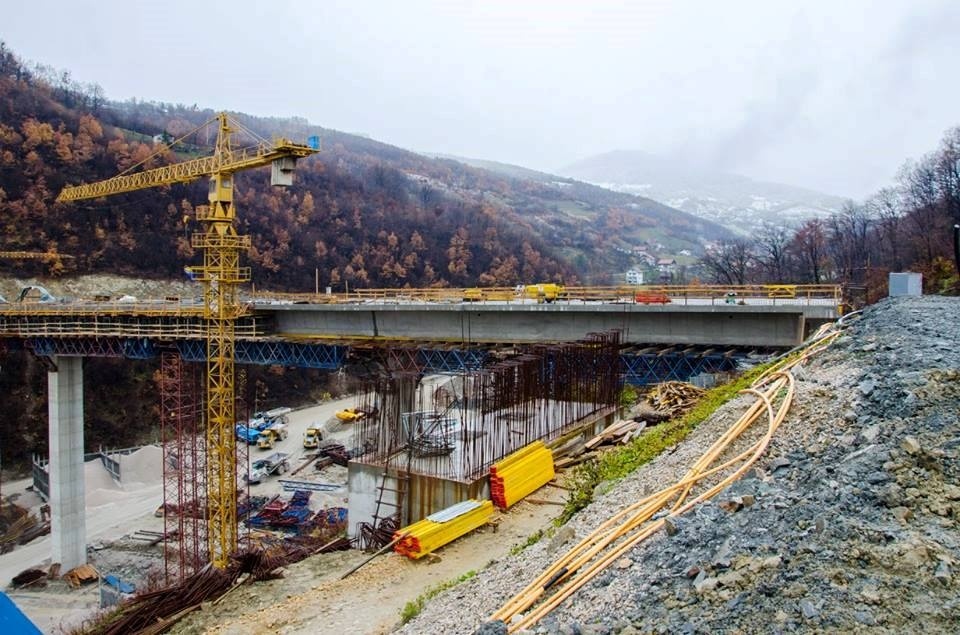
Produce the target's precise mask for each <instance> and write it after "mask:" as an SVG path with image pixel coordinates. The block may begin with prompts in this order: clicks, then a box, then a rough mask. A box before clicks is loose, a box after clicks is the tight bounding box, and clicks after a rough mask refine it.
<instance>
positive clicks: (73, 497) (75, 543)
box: [47, 357, 87, 571]
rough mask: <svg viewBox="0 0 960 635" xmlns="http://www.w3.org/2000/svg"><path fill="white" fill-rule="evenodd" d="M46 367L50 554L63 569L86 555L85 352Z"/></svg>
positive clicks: (68, 567)
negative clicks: (48, 426)
mask: <svg viewBox="0 0 960 635" xmlns="http://www.w3.org/2000/svg"><path fill="white" fill-rule="evenodd" d="M53 363H54V364H55V365H56V371H50V372H49V373H47V387H48V391H47V401H48V412H49V416H50V464H49V471H50V538H51V541H52V545H53V548H52V553H51V557H52V559H53V562H59V563H60V566H61V570H62V571H69V570H70V569H72V568H73V567H76V566H79V565H81V564H85V563H86V561H87V525H86V516H85V501H84V483H83V358H82V357H54V358H53Z"/></svg>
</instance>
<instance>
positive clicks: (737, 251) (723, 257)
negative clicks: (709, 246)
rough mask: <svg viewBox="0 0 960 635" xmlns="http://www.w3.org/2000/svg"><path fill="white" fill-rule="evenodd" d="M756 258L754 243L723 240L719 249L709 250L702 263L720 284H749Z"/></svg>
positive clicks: (712, 277)
mask: <svg viewBox="0 0 960 635" xmlns="http://www.w3.org/2000/svg"><path fill="white" fill-rule="evenodd" d="M754 261H755V258H754V256H753V244H752V243H751V242H749V241H747V240H734V241H729V242H727V241H724V242H721V243H720V245H719V246H718V247H717V249H715V250H713V251H710V252H707V253H706V254H705V255H704V256H703V257H702V258H701V259H700V265H701V266H702V267H703V268H704V269H705V270H706V272H707V274H708V275H709V277H710V278H711V280H712V281H713V282H716V283H718V284H732V285H738V284H747V280H748V279H749V278H750V274H751V268H752V267H753V264H754Z"/></svg>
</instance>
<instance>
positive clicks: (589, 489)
mask: <svg viewBox="0 0 960 635" xmlns="http://www.w3.org/2000/svg"><path fill="white" fill-rule="evenodd" d="M769 366H770V364H763V365H760V366H756V367H754V368H752V369H750V370H749V371H747V372H746V373H744V374H742V375H741V376H740V377H738V378H736V379H735V380H733V381H731V382H730V383H727V384H724V385H722V386H717V387H716V388H711V389H710V390H708V391H707V392H706V394H704V396H703V398H702V399H701V400H700V401H698V402H697V404H696V405H695V406H694V407H693V409H691V410H690V411H689V412H688V413H687V414H685V415H683V416H682V417H680V418H678V419H671V420H670V421H667V422H665V423H661V424H660V425H658V426H655V427H653V428H650V429H649V430H647V431H646V432H644V433H643V434H642V435H640V437H639V438H637V439H634V440H633V441H631V442H630V443H629V444H627V445H625V446H623V447H617V448H614V449H612V450H608V451H606V452H604V453H603V454H601V455H600V456H599V457H597V458H596V459H593V460H590V461H587V462H585V463H581V464H580V465H578V466H577V467H576V468H574V470H573V473H572V475H571V482H570V483H569V485H570V487H571V488H572V489H571V491H570V495H569V496H568V497H567V503H566V505H565V506H564V508H563V512H562V513H561V514H560V516H559V517H558V518H557V519H556V521H554V522H555V523H556V524H557V525H563V524H565V523H566V522H568V521H569V520H570V519H571V518H573V516H574V514H576V513H577V512H578V511H580V510H581V509H583V508H584V507H586V506H587V505H589V504H590V503H591V502H592V501H593V494H594V491H595V490H596V489H597V486H598V485H600V484H601V483H605V482H611V483H613V482H616V481H619V480H620V479H622V478H623V477H625V476H627V475H628V474H630V473H631V472H634V471H635V470H637V468H639V467H640V466H642V465H644V464H646V463H649V462H650V461H651V460H653V459H654V458H656V457H657V456H659V455H660V454H661V453H662V452H663V451H664V450H666V449H668V448H671V447H673V446H674V445H676V444H677V443H679V442H681V441H683V440H684V439H685V438H687V435H689V434H690V433H691V432H693V430H694V429H695V428H696V427H697V426H698V425H699V424H700V423H701V422H703V421H705V420H706V419H707V418H708V417H709V416H710V415H712V414H713V413H714V412H715V411H716V410H717V408H719V407H720V406H722V405H723V404H725V403H727V402H728V401H729V400H730V399H733V398H734V397H736V396H737V393H739V392H740V391H741V390H743V389H744V388H747V387H749V386H750V385H751V384H752V383H753V382H754V381H756V379H757V378H758V377H759V376H760V375H761V374H763V372H764V371H765V370H766V369H767V368H768V367H769Z"/></svg>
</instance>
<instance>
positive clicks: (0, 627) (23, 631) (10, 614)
mask: <svg viewBox="0 0 960 635" xmlns="http://www.w3.org/2000/svg"><path fill="white" fill-rule="evenodd" d="M0 633H17V635H41V631H40V629H39V628H37V627H36V626H35V625H34V624H33V622H31V621H30V618H29V617H27V616H26V615H24V614H23V611H21V610H20V608H19V607H18V606H17V605H16V604H14V603H13V600H11V599H10V598H9V597H7V594H6V593H4V592H3V591H0Z"/></svg>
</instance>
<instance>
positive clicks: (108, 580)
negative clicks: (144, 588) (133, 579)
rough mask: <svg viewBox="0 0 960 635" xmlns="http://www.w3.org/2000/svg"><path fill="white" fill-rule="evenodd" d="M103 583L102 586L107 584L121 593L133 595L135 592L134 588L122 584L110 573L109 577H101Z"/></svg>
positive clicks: (127, 583)
mask: <svg viewBox="0 0 960 635" xmlns="http://www.w3.org/2000/svg"><path fill="white" fill-rule="evenodd" d="M103 582H104V584H109V585H110V586H112V587H113V588H115V589H117V590H118V591H120V592H121V593H133V592H134V591H136V587H134V586H133V585H132V584H130V583H129V582H124V581H123V580H121V579H120V578H118V577H117V576H115V575H113V574H112V573H111V574H109V575H105V576H103Z"/></svg>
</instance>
